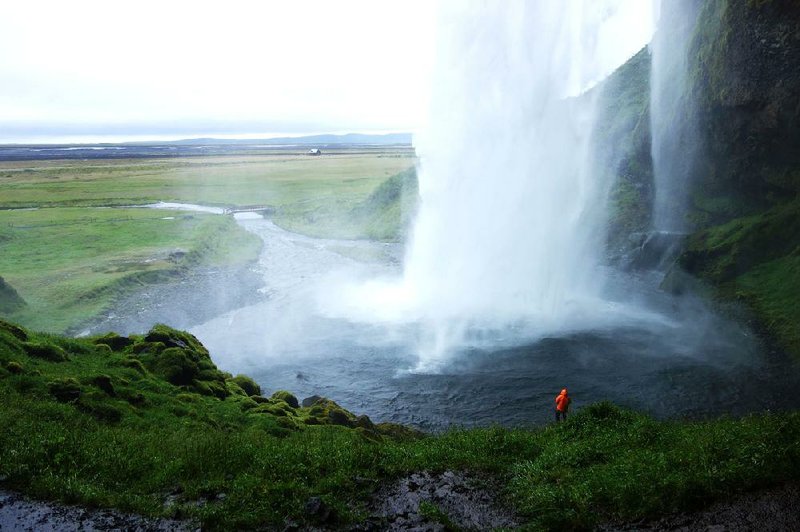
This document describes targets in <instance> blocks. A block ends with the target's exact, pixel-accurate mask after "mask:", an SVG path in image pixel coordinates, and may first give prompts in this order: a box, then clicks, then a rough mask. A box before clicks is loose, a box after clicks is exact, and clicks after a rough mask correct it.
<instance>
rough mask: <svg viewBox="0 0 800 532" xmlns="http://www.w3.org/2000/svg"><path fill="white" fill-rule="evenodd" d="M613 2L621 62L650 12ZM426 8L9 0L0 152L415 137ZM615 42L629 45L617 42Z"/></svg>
mask: <svg viewBox="0 0 800 532" xmlns="http://www.w3.org/2000/svg"><path fill="white" fill-rule="evenodd" d="M459 1H461V0H454V4H453V5H455V6H458V2H459ZM498 1H499V2H501V5H502V1H501V0H498ZM552 1H562V0H552ZM618 2H619V3H620V4H622V5H625V6H627V7H625V8H624V11H625V12H626V13H627V15H626V16H625V17H624V19H621V20H623V22H624V26H622V27H620V29H616V28H615V27H614V26H613V25H612V26H609V29H610V30H611V31H606V37H604V39H605V41H606V42H609V43H611V45H612V46H613V47H614V49H615V50H617V49H619V50H617V52H615V53H618V55H620V59H619V61H618V62H621V61H624V59H626V58H627V57H629V56H630V55H631V54H632V53H633V52H635V51H636V49H638V47H641V45H643V44H644V43H645V42H646V40H647V39H649V32H650V28H649V24H650V21H645V18H646V13H647V12H648V11H649V9H650V7H649V5H650V3H649V2H648V1H647V0H618ZM434 5H435V2H434V1H433V0H337V1H333V0H280V1H273V0H262V1H244V0H225V1H224V2H223V1H214V2H206V1H202V0H194V1H178V0H170V1H167V0H157V1H154V0H136V1H132V2H114V1H109V0H56V1H52V0H51V1H43V0H20V1H14V0H4V2H3V4H2V6H0V143H4V142H6V143H8V142H96V141H100V140H104V141H119V140H136V139H140V140H143V139H151V140H152V139H176V138H187V137H198V136H209V135H210V136H216V137H226V136H227V137H232V136H238V137H263V136H269V135H272V136H275V135H283V134H295V135H296V134H309V133H322V132H348V131H360V132H388V131H413V130H415V129H416V128H417V127H418V126H419V125H420V124H421V123H422V122H423V121H424V117H425V116H426V112H427V98H428V95H429V92H430V87H429V83H430V82H429V79H430V72H431V69H432V65H433V62H434V57H435V53H434V49H435V44H434V43H435V38H436V24H435V19H436V16H435V8H434ZM640 12H641V13H640ZM631 17H632V18H631ZM632 19H633V20H636V21H638V20H642V26H641V27H640V25H639V24H638V23H636V24H631V22H630V21H631V20H632ZM631 31H638V32H640V33H641V34H642V36H634V37H633V39H631V36H630V32H631ZM615 35H616V36H617V37H615ZM621 35H625V39H624V40H625V43H627V44H626V46H628V48H630V42H635V43H637V44H636V45H635V47H634V48H632V49H631V50H628V49H623V48H624V47H622V46H621V45H617V44H614V42H613V41H614V40H615V39H617V38H618V36H621Z"/></svg>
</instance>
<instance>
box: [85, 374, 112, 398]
mask: <svg viewBox="0 0 800 532" xmlns="http://www.w3.org/2000/svg"><path fill="white" fill-rule="evenodd" d="M89 384H91V385H92V386H94V387H96V388H98V389H99V390H102V391H103V392H104V393H105V394H106V395H108V396H110V397H115V396H116V395H117V393H116V391H115V390H114V384H113V383H112V382H111V377H109V376H108V375H96V376H94V377H92V378H91V379H89Z"/></svg>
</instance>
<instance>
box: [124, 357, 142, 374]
mask: <svg viewBox="0 0 800 532" xmlns="http://www.w3.org/2000/svg"><path fill="white" fill-rule="evenodd" d="M119 363H120V365H122V366H125V367H126V368H131V369H135V370H136V371H138V372H139V373H141V374H142V375H146V374H147V369H146V368H145V367H144V364H142V361H141V360H139V359H138V358H133V357H126V358H123V359H122V360H120V362H119Z"/></svg>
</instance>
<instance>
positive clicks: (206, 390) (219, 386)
mask: <svg viewBox="0 0 800 532" xmlns="http://www.w3.org/2000/svg"><path fill="white" fill-rule="evenodd" d="M192 388H193V389H194V390H196V391H197V392H198V393H200V394H202V395H208V396H212V397H216V398H217V399H225V398H226V397H228V396H229V395H230V392H229V391H228V387H227V386H225V383H224V382H216V381H203V380H194V381H192Z"/></svg>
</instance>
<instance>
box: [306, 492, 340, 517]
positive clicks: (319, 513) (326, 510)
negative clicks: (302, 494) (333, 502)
mask: <svg viewBox="0 0 800 532" xmlns="http://www.w3.org/2000/svg"><path fill="white" fill-rule="evenodd" d="M305 514H306V516H307V517H308V518H309V519H311V520H313V521H316V522H319V523H327V522H330V521H332V520H333V518H334V512H333V509H332V508H330V507H329V506H328V505H327V504H325V501H323V500H322V499H321V498H319V497H311V498H310V499H308V501H306V505H305Z"/></svg>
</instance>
